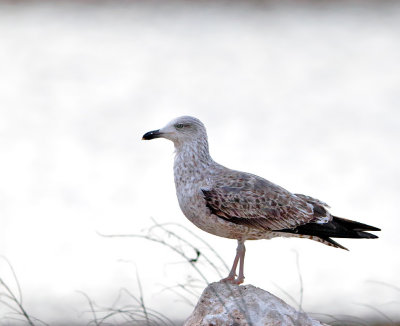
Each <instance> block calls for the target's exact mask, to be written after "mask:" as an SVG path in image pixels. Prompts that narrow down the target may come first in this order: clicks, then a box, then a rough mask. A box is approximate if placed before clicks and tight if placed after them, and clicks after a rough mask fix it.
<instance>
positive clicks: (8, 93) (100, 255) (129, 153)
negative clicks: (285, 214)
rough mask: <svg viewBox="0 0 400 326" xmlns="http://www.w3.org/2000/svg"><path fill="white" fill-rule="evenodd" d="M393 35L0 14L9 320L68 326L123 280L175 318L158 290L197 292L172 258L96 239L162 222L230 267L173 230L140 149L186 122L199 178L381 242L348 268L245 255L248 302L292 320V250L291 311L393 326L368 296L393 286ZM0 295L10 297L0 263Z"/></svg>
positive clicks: (266, 11)
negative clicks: (282, 201) (197, 138)
mask: <svg viewBox="0 0 400 326" xmlns="http://www.w3.org/2000/svg"><path fill="white" fill-rule="evenodd" d="M399 31H400V7H399V6H398V5H397V4H396V3H393V4H389V3H383V4H381V5H378V4H377V5H372V4H371V5H368V6H365V5H364V7H363V5H362V4H359V5H350V4H349V5H344V4H342V6H340V5H338V6H333V5H316V4H314V5H311V4H305V3H304V4H303V5H301V6H300V5H298V6H294V5H290V4H287V5H281V6H277V5H271V4H267V5H261V4H252V5H250V4H248V5H240V4H230V5H227V4H224V3H218V4H211V3H207V2H201V3H196V2H185V3H179V2H176V3H175V2H171V3H169V4H166V3H164V4H161V3H152V2H149V3H142V4H140V3H130V4H129V3H127V2H122V3H118V4H117V3H101V4H97V5H96V4H95V3H91V4H87V5H83V4H79V3H69V4H68V3H58V4H57V5H55V4H50V3H47V2H43V3H36V4H34V3H28V2H27V3H24V2H22V3H20V4H19V5H12V4H10V3H6V2H5V3H0V40H1V41H0V153H1V158H0V221H1V222H0V223H1V227H0V254H1V255H3V256H5V257H7V259H8V260H9V261H10V262H11V264H12V265H13V267H14V269H15V271H16V273H17V275H18V278H19V281H20V284H21V288H22V291H23V296H24V304H25V307H26V309H27V310H28V311H29V312H31V313H32V314H33V315H35V316H36V317H39V318H41V319H43V320H45V321H47V322H53V321H57V320H58V321H64V322H73V321H76V322H80V323H86V320H87V319H88V318H91V316H90V315H89V314H85V313H83V312H84V311H87V310H88V305H87V302H86V300H85V298H84V297H83V296H82V295H81V294H79V293H77V291H84V292H85V293H87V294H88V295H89V296H90V297H91V298H92V299H93V300H94V301H96V302H98V303H99V304H103V305H105V306H107V305H108V306H110V305H111V304H112V302H113V300H114V299H115V297H117V295H118V291H119V289H120V288H122V287H125V288H128V289H130V290H131V291H132V292H133V293H135V294H138V288H137V276H136V272H137V273H138V275H139V277H140V281H141V283H142V287H143V289H144V297H145V300H146V303H147V305H148V306H150V307H152V308H154V309H156V310H158V311H161V312H163V313H165V314H166V315H167V316H168V317H170V318H171V319H177V320H179V319H180V320H182V319H184V318H185V317H186V316H187V315H188V314H189V313H190V311H191V309H192V307H191V306H189V305H187V304H186V303H184V302H182V300H180V298H179V297H178V296H175V295H174V293H172V292H170V291H165V290H164V288H165V287H166V286H173V285H175V284H177V283H183V282H185V280H187V279H190V277H193V278H198V275H196V274H195V271H194V270H193V269H191V268H190V266H188V264H187V263H185V262H184V260H183V259H182V258H181V257H179V256H177V255H176V254H174V253H173V252H172V251H171V250H169V249H166V248H165V247H163V246H160V245H157V244H154V243H151V242H148V241H146V240H141V239H134V238H131V239H115V238H113V239H109V238H104V237H101V236H99V235H98V234H97V232H101V233H105V234H122V233H136V234H138V233H139V234H140V233H141V232H143V231H142V230H143V229H145V228H146V227H149V226H151V225H152V224H153V222H152V221H151V217H154V218H155V219H156V220H157V221H158V222H160V223H161V222H176V223H180V224H182V225H184V226H185V227H187V228H189V229H190V230H192V231H194V232H196V234H198V235H200V236H201V237H203V238H204V239H205V240H206V241H207V242H208V243H210V244H211V245H212V246H213V247H214V248H215V249H216V250H217V251H218V253H219V254H220V255H221V256H222V257H223V259H224V260H225V261H226V262H227V263H228V264H229V265H230V264H231V262H232V259H233V257H234V255H235V248H236V243H235V242H234V241H232V240H227V239H220V238H217V237H214V236H211V235H208V234H205V233H204V232H202V231H200V230H197V229H196V228H195V227H194V226H192V225H191V224H190V222H189V221H187V220H186V219H185V217H184V216H183V214H182V213H181V212H180V210H179V207H178V203H177V200H176V196H175V189H174V184H173V175H172V164H173V146H172V144H171V143H169V142H167V141H165V140H154V141H151V142H144V141H141V136H142V135H143V134H144V133H145V132H147V131H149V130H153V129H158V128H160V127H162V126H163V125H165V124H166V123H167V122H168V121H169V120H171V119H173V118H175V117H177V116H180V115H193V116H196V117H198V118H200V119H201V120H202V121H203V122H204V123H205V125H206V126H207V129H208V133H209V143H210V150H211V154H212V156H213V158H214V159H215V160H216V161H217V162H219V163H221V164H223V165H225V166H228V167H230V168H234V169H238V170H243V171H248V172H252V173H255V174H258V175H260V176H263V177H265V178H267V179H269V180H271V181H273V182H275V183H277V184H279V185H281V186H283V187H285V188H286V189H288V190H290V191H293V192H299V193H304V194H307V195H311V196H314V197H316V198H319V199H321V200H323V201H326V202H327V203H328V204H330V206H331V207H332V210H331V211H332V213H333V214H335V215H337V216H341V217H346V218H351V219H355V220H358V221H361V222H364V223H367V224H371V225H374V226H378V227H380V228H382V230H383V231H382V232H380V234H379V236H380V239H379V240H342V241H340V243H342V244H343V245H345V246H346V247H348V248H350V251H349V252H345V251H343V250H339V249H334V248H330V247H327V246H323V245H321V244H318V243H316V242H311V241H309V240H300V239H291V240H287V239H274V240H271V241H257V242H248V243H247V255H246V266H245V267H246V270H245V274H246V282H248V283H251V284H254V285H256V286H258V287H261V288H264V289H266V290H268V291H271V292H273V293H274V294H276V295H278V296H280V297H282V298H283V299H285V300H288V296H287V295H286V294H285V293H284V292H285V291H286V292H287V293H289V294H290V295H291V296H293V297H294V298H295V299H296V300H297V299H298V298H299V286H300V285H299V276H298V272H297V267H296V255H295V253H294V252H293V249H295V250H296V251H297V252H298V254H299V257H300V267H301V274H302V278H303V282H304V299H303V306H304V309H305V310H306V311H309V312H318V313H327V314H328V313H332V314H350V315H356V316H361V318H364V319H366V320H368V319H373V318H380V317H382V316H381V315H380V314H379V313H377V312H376V311H375V310H373V309H371V308H369V307H367V306H365V305H372V306H374V307H376V308H377V309H379V310H380V311H381V312H384V313H385V314H386V315H388V316H390V318H396V313H395V312H396V311H399V310H400V309H399V306H400V299H399V298H400V294H399V292H398V291H396V290H395V289H394V288H391V287H387V286H384V285H382V284H377V283H374V282H386V283H388V284H390V285H393V286H397V287H398V286H400V276H399V275H400V259H399V252H400V241H399V237H398V232H399V231H398V229H399V227H400V224H399V213H398V208H397V206H398V203H399V195H400V191H399V181H400V180H399V168H398V167H399V164H400V159H399V157H400V156H399V136H400V109H399V105H400V95H399V87H400V33H399ZM199 264H200V265H199V266H202V265H201V264H202V262H201V261H199ZM0 277H1V278H3V280H5V281H7V282H8V283H9V284H10V285H11V286H13V287H14V285H13V281H12V277H11V274H10V271H9V269H8V268H7V266H6V264H5V263H4V262H2V263H0ZM215 280H218V277H217V276H215V275H214V276H210V279H209V281H215ZM371 281H372V282H371ZM200 291H201V289H200ZM195 301H196V300H193V302H195ZM288 302H289V303H291V302H290V301H288ZM172 306H173V309H171V307H172ZM1 309H2V308H0V312H2V311H3V312H4V309H3V310H1Z"/></svg>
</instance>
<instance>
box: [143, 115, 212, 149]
mask: <svg viewBox="0 0 400 326" xmlns="http://www.w3.org/2000/svg"><path fill="white" fill-rule="evenodd" d="M154 138H165V139H169V140H171V141H172V142H173V143H174V144H175V147H180V146H181V145H183V144H186V143H192V142H198V141H202V140H204V141H206V142H207V133H206V128H205V127H204V125H203V123H202V122H201V121H200V120H199V119H197V118H194V117H190V116H183V117H179V118H176V119H174V120H172V121H170V122H169V123H168V124H167V125H166V126H165V127H163V128H161V129H157V130H153V131H149V132H147V133H145V134H144V135H143V137H142V139H143V140H151V139H154Z"/></svg>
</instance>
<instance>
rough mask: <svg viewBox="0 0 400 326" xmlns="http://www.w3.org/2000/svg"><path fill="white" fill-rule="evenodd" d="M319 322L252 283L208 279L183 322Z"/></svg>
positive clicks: (215, 325)
mask: <svg viewBox="0 0 400 326" xmlns="http://www.w3.org/2000/svg"><path fill="white" fill-rule="evenodd" d="M244 325H249V326H250V325H251V326H278V325H282V326H291V325H293V326H295V325H296V326H321V325H325V324H322V323H320V322H319V321H317V320H315V319H312V318H310V317H309V316H308V315H307V314H305V313H304V312H299V311H297V310H296V309H294V308H293V307H291V306H289V305H288V304H287V303H285V302H284V301H282V300H281V299H279V298H277V297H276V296H274V295H272V294H271V293H269V292H267V291H264V290H262V289H260V288H257V287H255V286H253V285H242V286H238V285H232V284H228V283H225V282H217V283H211V284H210V285H209V286H207V288H206V289H205V290H204V291H203V294H202V295H201V297H200V299H199V302H198V303H197V305H196V308H195V309H194V311H193V312H192V314H191V315H190V317H189V318H188V319H187V320H186V322H185V323H184V326H244Z"/></svg>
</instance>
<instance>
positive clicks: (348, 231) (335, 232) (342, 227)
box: [279, 216, 380, 250]
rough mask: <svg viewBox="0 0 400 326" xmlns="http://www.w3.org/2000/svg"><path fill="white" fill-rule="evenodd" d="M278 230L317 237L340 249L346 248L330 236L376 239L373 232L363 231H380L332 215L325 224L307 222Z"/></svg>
mask: <svg viewBox="0 0 400 326" xmlns="http://www.w3.org/2000/svg"><path fill="white" fill-rule="evenodd" d="M279 231H280V232H287V233H295V234H300V235H309V236H315V237H318V238H320V239H322V240H324V241H326V242H327V243H329V244H331V245H333V246H335V247H338V248H342V249H346V250H347V248H345V247H343V246H342V245H340V244H339V243H337V242H336V241H334V240H332V239H331V237H332V238H351V239H376V238H378V237H377V236H376V235H375V234H371V233H368V232H365V231H380V229H379V228H376V227H374V226H370V225H367V224H363V223H360V222H356V221H352V220H348V219H344V218H341V217H336V216H333V218H332V220H331V221H330V222H328V223H325V224H319V223H308V224H303V225H300V226H298V227H296V228H295V229H284V230H279Z"/></svg>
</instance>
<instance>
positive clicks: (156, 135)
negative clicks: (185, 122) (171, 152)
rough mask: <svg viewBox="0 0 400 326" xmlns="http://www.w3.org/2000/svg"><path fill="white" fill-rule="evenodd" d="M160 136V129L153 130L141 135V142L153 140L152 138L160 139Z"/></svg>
mask: <svg viewBox="0 0 400 326" xmlns="http://www.w3.org/2000/svg"><path fill="white" fill-rule="evenodd" d="M161 136H162V132H160V129H158V130H153V131H149V132H146V133H145V134H144V135H143V137H142V140H150V139H154V138H160V137H161Z"/></svg>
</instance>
